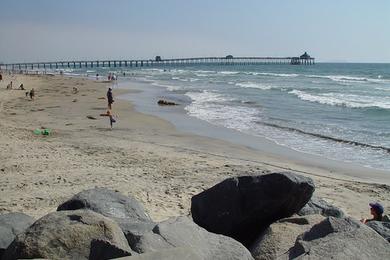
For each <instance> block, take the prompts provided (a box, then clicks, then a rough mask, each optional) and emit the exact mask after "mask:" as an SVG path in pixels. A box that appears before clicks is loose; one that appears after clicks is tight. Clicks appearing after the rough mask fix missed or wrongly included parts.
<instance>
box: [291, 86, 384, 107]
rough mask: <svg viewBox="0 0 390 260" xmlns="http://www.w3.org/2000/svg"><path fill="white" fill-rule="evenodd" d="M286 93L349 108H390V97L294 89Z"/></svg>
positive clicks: (306, 99)
mask: <svg viewBox="0 0 390 260" xmlns="http://www.w3.org/2000/svg"><path fill="white" fill-rule="evenodd" d="M288 93H290V94H294V95H296V96H297V97H298V98H300V99H302V100H305V101H310V102H316V103H320V104H325V105H331V106H344V107H350V108H368V107H377V108H383V109H390V97H374V96H360V95H354V94H341V93H323V94H310V93H307V92H304V91H301V90H296V89H294V90H292V91H290V92H288Z"/></svg>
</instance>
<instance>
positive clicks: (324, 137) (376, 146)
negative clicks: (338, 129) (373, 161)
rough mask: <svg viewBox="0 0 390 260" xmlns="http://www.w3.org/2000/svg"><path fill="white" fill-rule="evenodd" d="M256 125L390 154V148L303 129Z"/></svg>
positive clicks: (266, 124) (275, 125) (269, 124)
mask: <svg viewBox="0 0 390 260" xmlns="http://www.w3.org/2000/svg"><path fill="white" fill-rule="evenodd" d="M256 123H258V124H261V125H265V126H271V127H275V128H279V129H283V130H288V131H291V132H297V133H300V134H304V135H310V136H314V137H318V138H322V139H326V140H331V141H335V142H338V143H344V144H350V145H355V146H360V147H366V148H372V149H376V150H383V151H385V152H387V153H390V148H388V147H385V146H380V145H373V144H366V143H361V142H357V141H351V140H345V139H341V138H337V137H331V136H327V135H322V134H316V133H311V132H306V131H303V130H301V129H297V128H293V127H288V126H280V125H277V124H272V123H265V122H256Z"/></svg>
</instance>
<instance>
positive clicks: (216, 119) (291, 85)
mask: <svg viewBox="0 0 390 260" xmlns="http://www.w3.org/2000/svg"><path fill="white" fill-rule="evenodd" d="M112 69H113V68H106V69H102V68H100V69H99V70H98V72H100V73H101V74H102V73H105V72H108V71H113V70H112ZM71 71H72V73H81V74H83V73H85V72H86V71H85V70H82V71H73V70H71ZM123 71H127V75H129V74H131V73H133V74H134V76H132V77H136V78H137V79H140V80H144V81H147V82H149V83H151V84H152V85H154V86H160V87H163V88H166V90H167V96H170V97H171V98H174V99H178V100H179V101H181V102H185V103H186V106H185V110H186V113H187V114H188V115H190V116H193V117H196V118H199V119H202V120H205V121H207V122H209V123H211V124H215V125H220V126H223V127H227V128H231V129H235V130H237V131H242V132H244V133H247V134H250V135H255V136H263V137H266V138H269V139H271V140H273V141H275V142H276V143H278V144H281V145H285V146H287V147H290V148H292V149H295V150H298V151H302V152H306V153H310V154H316V155H320V156H324V157H326V158H330V159H336V160H341V161H346V162H354V163H358V164H361V165H364V166H368V167H373V168H377V169H385V170H390V160H389V159H390V157H389V156H390V124H389V122H390V64H347V63H345V64H341V63H338V64H336V63H334V64H330V63H329V64H326V63H319V64H316V65H314V66H290V65H250V66H210V65H209V66H192V67H180V68H174V67H166V68H165V69H161V68H144V69H132V70H128V69H127V68H126V69H125V68H118V70H117V73H118V74H119V75H120V74H121V73H122V72H123ZM69 72H70V71H69ZM88 72H89V73H91V74H93V73H95V72H96V70H94V69H88ZM187 100H188V102H187Z"/></svg>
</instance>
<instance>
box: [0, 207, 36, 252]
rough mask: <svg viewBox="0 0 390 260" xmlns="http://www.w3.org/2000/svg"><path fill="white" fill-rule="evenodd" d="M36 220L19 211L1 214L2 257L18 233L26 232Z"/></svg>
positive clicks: (0, 239)
mask: <svg viewBox="0 0 390 260" xmlns="http://www.w3.org/2000/svg"><path fill="white" fill-rule="evenodd" d="M34 222H35V219H33V218H32V217H30V216H27V215H26V214H23V213H19V212H13V213H7V214H3V215H0V259H1V256H2V255H3V253H4V250H5V249H6V248H7V247H8V246H9V245H10V244H11V242H12V241H13V240H14V239H15V237H16V235H18V234H20V233H22V232H24V231H25V230H26V229H27V228H28V227H29V226H31V225H32V224H33V223H34Z"/></svg>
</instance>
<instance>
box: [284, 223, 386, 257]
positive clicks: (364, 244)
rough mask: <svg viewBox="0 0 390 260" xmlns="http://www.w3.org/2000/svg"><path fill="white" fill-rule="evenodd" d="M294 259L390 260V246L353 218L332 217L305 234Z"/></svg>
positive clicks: (296, 245) (288, 254)
mask: <svg viewBox="0 0 390 260" xmlns="http://www.w3.org/2000/svg"><path fill="white" fill-rule="evenodd" d="M285 257H289V258H290V259H295V258H299V259H378V260H379V259H390V246H389V243H388V242H387V241H386V240H385V239H383V238H382V237H381V236H380V235H379V234H377V233H376V232H375V231H374V230H372V229H371V228H369V227H368V226H366V225H364V224H362V223H360V222H359V221H357V220H353V219H351V218H335V217H328V218H326V219H325V220H323V221H322V222H320V223H319V224H317V225H314V226H313V227H312V228H311V229H310V230H309V231H307V232H305V233H303V234H301V235H300V236H299V237H298V238H297V240H296V242H295V245H294V246H293V247H292V248H290V250H289V253H286V255H285Z"/></svg>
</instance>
